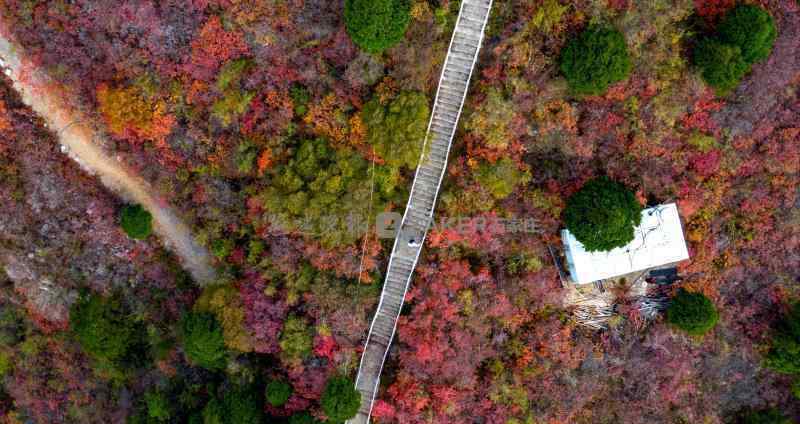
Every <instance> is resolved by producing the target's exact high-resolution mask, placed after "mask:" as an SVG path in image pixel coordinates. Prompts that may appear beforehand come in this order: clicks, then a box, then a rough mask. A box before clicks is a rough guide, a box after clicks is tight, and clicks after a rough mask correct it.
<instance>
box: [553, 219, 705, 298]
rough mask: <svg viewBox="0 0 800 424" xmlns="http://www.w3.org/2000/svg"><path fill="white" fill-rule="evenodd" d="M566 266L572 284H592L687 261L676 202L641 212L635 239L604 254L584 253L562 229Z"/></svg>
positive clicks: (580, 245)
mask: <svg viewBox="0 0 800 424" xmlns="http://www.w3.org/2000/svg"><path fill="white" fill-rule="evenodd" d="M561 238H562V240H563V242H564V253H565V256H566V258H567V267H568V268H569V273H570V276H571V277H572V281H573V282H574V283H575V284H585V283H591V282H593V281H597V280H603V279H606V278H612V277H618V276H620V275H625V274H628V273H631V272H636V271H641V270H645V269H648V268H653V267H658V266H663V265H667V264H672V263H675V262H680V261H682V260H685V259H689V251H688V250H687V248H686V241H685V240H684V238H683V229H682V228H681V219H680V216H679V215H678V207H677V205H676V204H675V203H670V204H667V205H660V206H656V207H653V208H649V209H645V210H643V211H642V222H641V224H640V225H639V226H638V227H636V229H635V230H634V239H633V241H631V242H630V243H628V244H627V245H625V246H622V247H618V248H616V249H613V250H610V251H607V252H587V251H586V250H585V249H584V247H583V244H581V242H579V241H578V240H577V239H576V238H575V236H573V235H572V233H570V232H569V230H562V232H561Z"/></svg>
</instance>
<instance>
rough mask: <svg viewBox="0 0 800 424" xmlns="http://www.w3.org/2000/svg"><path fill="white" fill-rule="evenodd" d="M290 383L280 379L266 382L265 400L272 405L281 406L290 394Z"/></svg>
mask: <svg viewBox="0 0 800 424" xmlns="http://www.w3.org/2000/svg"><path fill="white" fill-rule="evenodd" d="M292 392H293V390H292V385H291V384H289V383H287V382H285V381H282V380H271V381H270V382H269V383H267V389H266V397H267V402H269V404H270V405H272V406H275V407H277V406H283V405H284V404H285V403H286V401H288V400H289V398H290V397H291V396H292Z"/></svg>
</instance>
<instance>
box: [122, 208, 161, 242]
mask: <svg viewBox="0 0 800 424" xmlns="http://www.w3.org/2000/svg"><path fill="white" fill-rule="evenodd" d="M119 221H120V225H121V226H122V229H123V230H125V233H126V234H128V237H130V238H132V239H137V240H143V239H146V238H147V237H148V236H149V235H150V234H151V233H152V232H153V216H152V215H150V212H148V211H147V210H145V208H143V207H142V206H141V205H126V206H124V207H123V208H122V211H121V212H120V218H119Z"/></svg>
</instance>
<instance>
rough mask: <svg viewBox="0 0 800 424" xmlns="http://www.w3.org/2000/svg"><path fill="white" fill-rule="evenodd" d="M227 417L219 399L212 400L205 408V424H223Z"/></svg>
mask: <svg viewBox="0 0 800 424" xmlns="http://www.w3.org/2000/svg"><path fill="white" fill-rule="evenodd" d="M224 417H225V409H224V408H223V406H222V402H220V401H219V400H217V399H215V398H214V399H211V400H209V401H208V403H207V404H206V406H205V407H204V408H203V424H223V423H224V422H225V421H224Z"/></svg>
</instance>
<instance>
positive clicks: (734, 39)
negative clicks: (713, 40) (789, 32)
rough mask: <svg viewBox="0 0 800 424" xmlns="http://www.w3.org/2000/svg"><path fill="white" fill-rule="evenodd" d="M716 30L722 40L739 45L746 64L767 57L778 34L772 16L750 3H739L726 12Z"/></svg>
mask: <svg viewBox="0 0 800 424" xmlns="http://www.w3.org/2000/svg"><path fill="white" fill-rule="evenodd" d="M717 32H718V34H719V38H720V40H721V41H722V42H724V43H727V44H730V45H732V46H736V47H739V49H740V50H741V54H742V59H744V61H745V62H746V63H747V64H748V65H752V64H754V63H757V62H760V61H762V60H764V59H766V58H767V57H769V54H770V52H771V51H772V46H773V44H775V38H776V37H777V35H778V30H777V28H776V27H775V20H774V19H773V18H772V16H771V15H770V14H769V13H768V12H767V11H766V10H764V9H762V8H761V7H758V6H755V5H750V4H741V5H739V6H736V7H734V8H733V9H731V10H730V11H729V12H728V13H726V14H725V17H723V18H722V21H721V22H720V24H719V26H718V27H717Z"/></svg>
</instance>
